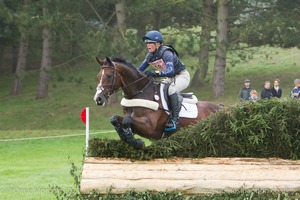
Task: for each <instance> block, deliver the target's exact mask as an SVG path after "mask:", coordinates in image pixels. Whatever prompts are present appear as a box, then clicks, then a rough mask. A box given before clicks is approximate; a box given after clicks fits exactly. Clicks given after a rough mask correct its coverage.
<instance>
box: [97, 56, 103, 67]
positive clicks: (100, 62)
mask: <svg viewBox="0 0 300 200" xmlns="http://www.w3.org/2000/svg"><path fill="white" fill-rule="evenodd" d="M96 60H97V62H98V63H99V65H100V66H103V65H104V62H103V61H102V60H100V59H99V58H98V57H96Z"/></svg>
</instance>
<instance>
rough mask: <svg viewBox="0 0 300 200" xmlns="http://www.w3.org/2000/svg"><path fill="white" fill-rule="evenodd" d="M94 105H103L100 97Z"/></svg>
mask: <svg viewBox="0 0 300 200" xmlns="http://www.w3.org/2000/svg"><path fill="white" fill-rule="evenodd" d="M96 103H97V105H99V106H101V105H102V104H103V101H102V98H101V97H98V98H97V99H96Z"/></svg>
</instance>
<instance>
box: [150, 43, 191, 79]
mask: <svg viewBox="0 0 300 200" xmlns="http://www.w3.org/2000/svg"><path fill="white" fill-rule="evenodd" d="M167 50H169V51H171V52H172V53H173V65H174V75H177V74H178V73H179V72H181V71H183V70H185V65H184V64H183V63H182V62H181V61H180V60H179V58H178V54H177V52H176V50H175V49H174V48H173V47H169V46H160V47H159V48H158V49H157V51H156V52H155V53H148V54H147V56H146V61H147V63H148V64H149V65H152V66H153V67H154V68H155V69H157V70H159V71H165V70H167V68H166V63H165V61H164V53H165V52H166V51H167Z"/></svg>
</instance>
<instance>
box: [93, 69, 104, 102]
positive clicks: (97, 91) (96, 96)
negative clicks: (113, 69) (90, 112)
mask: <svg viewBox="0 0 300 200" xmlns="http://www.w3.org/2000/svg"><path fill="white" fill-rule="evenodd" d="M103 75H104V70H103V69H102V73H101V74H100V73H99V76H100V77H99V79H100V80H99V84H98V85H97V88H96V94H95V96H94V101H95V102H96V104H97V105H102V106H105V103H106V102H105V101H104V102H103V104H102V103H101V104H100V103H99V102H98V98H99V97H100V94H101V93H102V92H103V90H104V88H103V86H102V83H103Z"/></svg>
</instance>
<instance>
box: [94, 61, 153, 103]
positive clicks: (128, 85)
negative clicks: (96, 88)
mask: <svg viewBox="0 0 300 200" xmlns="http://www.w3.org/2000/svg"><path fill="white" fill-rule="evenodd" d="M105 68H109V69H112V70H113V78H112V81H111V83H110V84H107V85H104V86H101V87H102V88H101V89H102V91H104V92H103V94H104V96H105V97H106V98H107V99H108V98H109V96H110V95H112V94H115V93H117V92H118V91H119V90H121V89H122V90H124V89H125V88H128V87H130V86H132V85H134V84H136V83H138V82H139V81H141V80H143V79H145V78H148V77H147V76H142V77H141V78H139V79H137V80H135V81H133V82H131V83H129V84H127V85H124V86H123V87H121V88H119V89H117V90H114V87H115V84H116V76H117V67H116V65H115V63H114V62H112V65H104V66H101V69H105ZM99 74H100V72H99ZM99 74H98V75H99ZM151 82H152V81H151V79H150V80H149V82H148V83H147V84H146V86H145V87H143V88H142V89H141V90H139V91H138V92H136V93H134V94H132V95H125V94H123V96H124V97H125V98H133V97H134V96H136V95H138V94H140V93H143V90H144V89H145V88H147V87H148V86H149V85H150V83H151ZM107 86H110V89H109V91H108V92H105V90H107V89H106V88H105V87H107Z"/></svg>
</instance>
